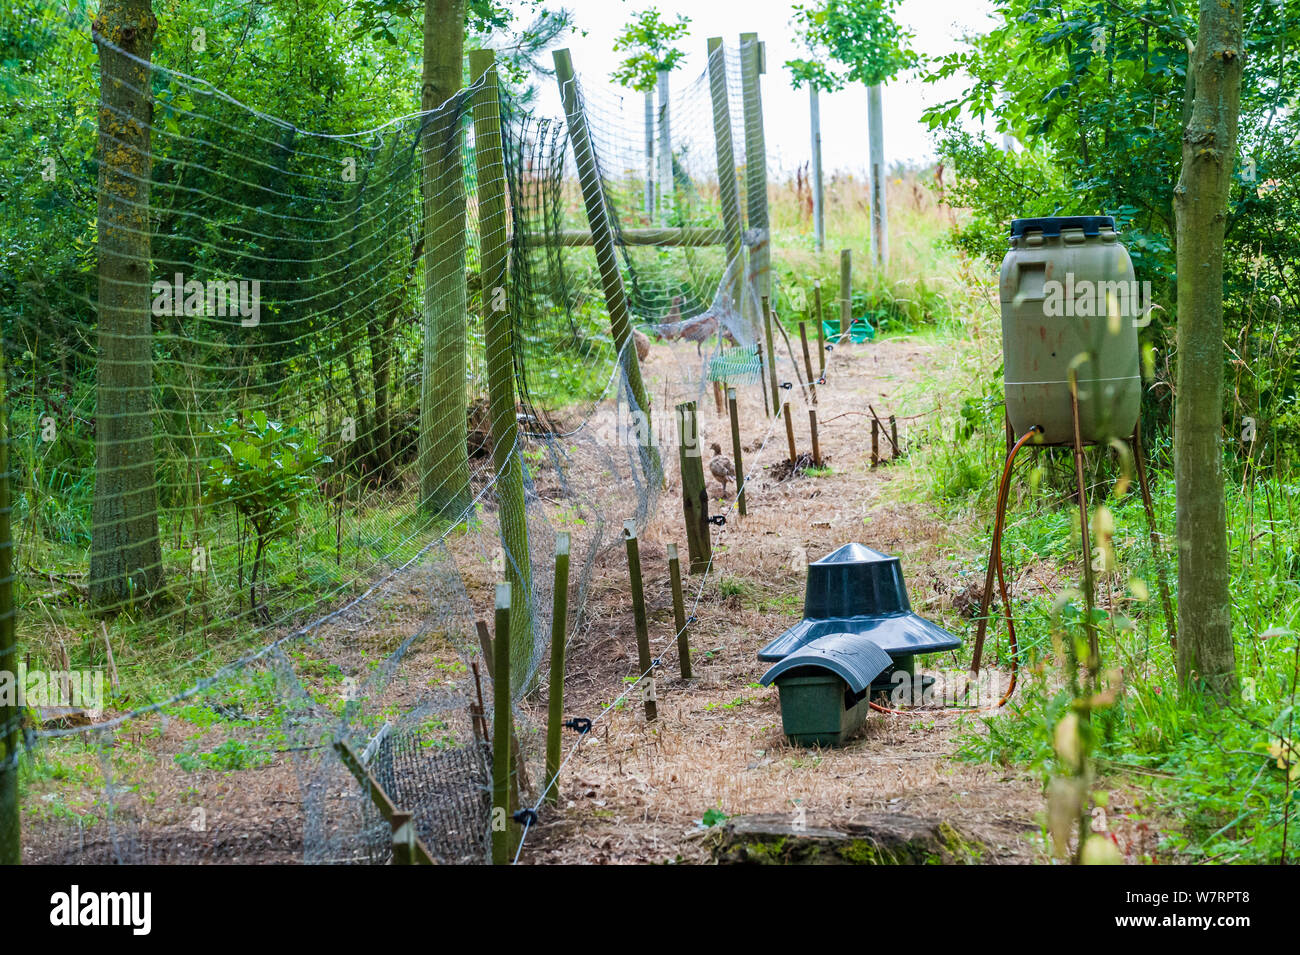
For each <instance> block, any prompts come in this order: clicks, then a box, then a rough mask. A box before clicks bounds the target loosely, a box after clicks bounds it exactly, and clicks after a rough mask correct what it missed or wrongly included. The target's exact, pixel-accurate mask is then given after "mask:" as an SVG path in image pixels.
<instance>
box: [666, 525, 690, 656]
mask: <svg viewBox="0 0 1300 955" xmlns="http://www.w3.org/2000/svg"><path fill="white" fill-rule="evenodd" d="M668 579H669V583H670V584H671V585H672V589H673V624H674V625H675V626H676V627H677V659H678V661H679V663H680V665H681V668H682V679H683V680H689V679H690V678H691V641H690V638H689V637H688V636H687V635H686V600H685V598H684V597H683V596H682V562H681V561H680V560H678V559H677V545H676V544H669V545H668Z"/></svg>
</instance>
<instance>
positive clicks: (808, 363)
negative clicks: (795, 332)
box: [799, 322, 817, 404]
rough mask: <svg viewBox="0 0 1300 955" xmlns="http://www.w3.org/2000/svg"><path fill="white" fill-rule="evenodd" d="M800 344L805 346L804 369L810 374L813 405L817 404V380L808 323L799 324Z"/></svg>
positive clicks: (810, 393) (810, 395)
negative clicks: (814, 373)
mask: <svg viewBox="0 0 1300 955" xmlns="http://www.w3.org/2000/svg"><path fill="white" fill-rule="evenodd" d="M799 342H800V344H802V345H803V367H804V370H805V371H806V372H808V394H809V397H810V398H811V400H812V403H813V404H817V379H816V378H814V377H813V373H812V355H811V354H810V353H809V350H808V323H807V322H800V323H799Z"/></svg>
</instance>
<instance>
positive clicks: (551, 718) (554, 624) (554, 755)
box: [544, 531, 570, 806]
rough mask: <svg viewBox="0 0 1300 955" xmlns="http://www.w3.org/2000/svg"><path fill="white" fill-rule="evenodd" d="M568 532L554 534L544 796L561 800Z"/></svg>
mask: <svg viewBox="0 0 1300 955" xmlns="http://www.w3.org/2000/svg"><path fill="white" fill-rule="evenodd" d="M569 547H570V538H569V532H568V531H560V532H559V533H557V534H556V535H555V586H554V588H553V589H552V590H551V688H550V700H549V701H548V707H547V714H546V779H545V783H544V786H545V789H544V794H545V795H544V798H545V800H546V802H547V803H548V804H549V805H552V806H554V805H556V804H557V803H558V802H559V799H560V780H559V778H558V777H559V775H560V729H561V727H562V726H563V723H564V640H565V631H566V624H567V618H568V615H569Z"/></svg>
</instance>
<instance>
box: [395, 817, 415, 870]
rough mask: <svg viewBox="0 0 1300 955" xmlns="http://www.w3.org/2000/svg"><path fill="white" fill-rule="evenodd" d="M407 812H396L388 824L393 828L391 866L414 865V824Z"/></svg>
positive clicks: (412, 818)
mask: <svg viewBox="0 0 1300 955" xmlns="http://www.w3.org/2000/svg"><path fill="white" fill-rule="evenodd" d="M413 820H414V816H412V815H411V813H409V812H402V811H400V810H399V811H396V812H394V813H393V818H392V819H390V820H389V824H390V825H391V826H392V827H393V865H415V823H414V821H413Z"/></svg>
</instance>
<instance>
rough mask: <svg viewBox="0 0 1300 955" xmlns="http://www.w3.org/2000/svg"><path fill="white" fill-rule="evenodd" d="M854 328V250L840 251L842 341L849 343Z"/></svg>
mask: <svg viewBox="0 0 1300 955" xmlns="http://www.w3.org/2000/svg"><path fill="white" fill-rule="evenodd" d="M852 327H853V250H852V249H841V250H840V341H841V342H846V341H849V329H850V328H852Z"/></svg>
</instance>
